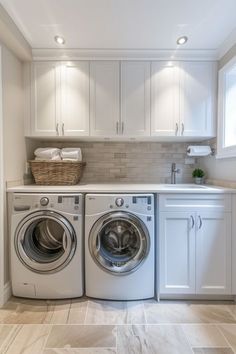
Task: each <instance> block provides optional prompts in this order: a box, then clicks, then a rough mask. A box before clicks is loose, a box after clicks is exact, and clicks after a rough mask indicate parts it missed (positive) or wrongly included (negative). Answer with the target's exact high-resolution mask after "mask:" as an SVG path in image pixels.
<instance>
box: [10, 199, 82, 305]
mask: <svg viewBox="0 0 236 354" xmlns="http://www.w3.org/2000/svg"><path fill="white" fill-rule="evenodd" d="M9 200H10V216H11V280H12V291H13V295H15V296H21V297H29V298H41V299H58V298H72V297H79V296H82V295H83V271H84V270H83V196H82V195H81V194H36V193H34V194H22V193H14V194H12V195H11V197H10V198H9Z"/></svg>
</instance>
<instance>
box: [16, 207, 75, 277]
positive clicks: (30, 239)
mask: <svg viewBox="0 0 236 354" xmlns="http://www.w3.org/2000/svg"><path fill="white" fill-rule="evenodd" d="M15 240H16V243H15V246H16V250H17V253H18V256H19V258H20V259H21V261H22V262H23V263H24V264H25V265H26V266H27V267H29V268H30V269H32V270H34V271H37V272H42V273H44V272H54V271H58V270H59V269H61V268H62V267H64V266H66V265H67V264H68V262H69V261H70V260H71V258H72V257H73V254H74V251H75V247H76V237H75V232H74V229H73V227H72V226H71V224H70V223H69V222H68V220H67V219H65V218H64V217H62V216H61V215H59V214H57V213H54V212H48V211H45V212H37V213H34V214H31V215H30V216H29V217H28V218H26V219H24V220H23V221H22V223H21V224H20V225H19V227H18V230H17V233H16V239H15Z"/></svg>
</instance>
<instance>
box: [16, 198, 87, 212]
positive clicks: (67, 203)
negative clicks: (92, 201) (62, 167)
mask: <svg viewBox="0 0 236 354" xmlns="http://www.w3.org/2000/svg"><path fill="white" fill-rule="evenodd" d="M12 207H13V210H14V212H24V211H30V210H31V211H32V210H50V209H53V210H56V211H58V212H66V213H70V214H80V213H82V212H83V195H82V194H76V195H75V194H53V193H48V194H40V193H38V194H36V193H32V194H30V193H27V194H23V193H14V195H13V205H12Z"/></svg>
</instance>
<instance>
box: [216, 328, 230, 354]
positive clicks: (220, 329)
mask: <svg viewBox="0 0 236 354" xmlns="http://www.w3.org/2000/svg"><path fill="white" fill-rule="evenodd" d="M220 325H222V324H217V325H216V327H217V329H218V330H219V332H220V333H221V334H222V336H223V337H224V339H225V341H226V343H228V345H229V347H230V348H231V349H232V351H233V353H235V350H234V348H233V347H232V346H231V344H230V342H229V341H228V339H227V337H226V336H225V335H224V333H223V331H222V330H221V328H220ZM228 325H229V324H228Z"/></svg>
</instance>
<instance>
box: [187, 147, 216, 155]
mask: <svg viewBox="0 0 236 354" xmlns="http://www.w3.org/2000/svg"><path fill="white" fill-rule="evenodd" d="M210 148H211V154H210V156H215V154H216V149H215V148H213V147H211V146H210ZM189 152H190V149H189V148H188V149H187V153H189Z"/></svg>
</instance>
